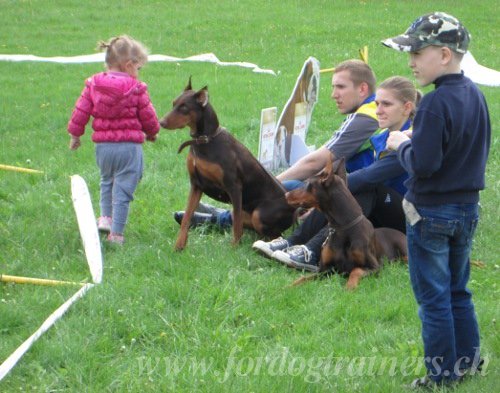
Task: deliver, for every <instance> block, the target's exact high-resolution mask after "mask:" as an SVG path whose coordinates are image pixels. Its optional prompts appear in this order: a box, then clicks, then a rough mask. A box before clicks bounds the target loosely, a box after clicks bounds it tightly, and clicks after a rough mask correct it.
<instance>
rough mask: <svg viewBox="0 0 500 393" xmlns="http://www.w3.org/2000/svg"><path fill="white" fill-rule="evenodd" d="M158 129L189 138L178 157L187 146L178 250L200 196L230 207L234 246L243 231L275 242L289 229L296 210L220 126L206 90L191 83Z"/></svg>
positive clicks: (283, 192)
mask: <svg viewBox="0 0 500 393" xmlns="http://www.w3.org/2000/svg"><path fill="white" fill-rule="evenodd" d="M160 124H161V126H162V127H163V128H167V129H170V130H174V129H180V128H184V127H186V126H187V127H189V129H190V136H191V139H190V140H188V141H186V142H184V143H182V144H181V146H180V147H179V150H178V153H180V152H181V151H182V149H184V148H185V147H186V146H189V153H188V155H187V168H188V172H189V178H190V182H191V190H190V193H189V198H188V203H187V207H186V211H185V213H184V217H183V218H182V222H181V228H180V231H179V235H178V237H177V242H176V244H175V249H176V250H182V249H183V248H184V247H185V246H186V243H187V236H188V234H187V233H188V229H189V224H190V222H191V217H192V215H193V213H194V211H195V209H196V207H197V206H198V204H199V202H200V199H201V196H202V194H203V193H205V194H207V195H208V196H209V197H211V198H213V199H215V200H217V201H221V202H226V203H227V202H230V203H231V204H232V205H233V243H238V242H239V241H240V238H241V236H242V234H243V226H245V227H248V228H252V229H254V230H255V231H256V232H257V233H259V234H260V235H263V236H266V237H271V238H275V237H277V236H280V235H281V233H282V232H283V231H284V230H285V229H287V228H288V227H290V226H291V225H292V223H293V219H294V211H295V209H294V208H293V207H291V206H290V205H289V204H288V203H287V201H286V199H285V189H284V188H283V186H282V185H281V183H280V182H279V181H278V180H277V179H276V178H275V177H274V176H272V175H271V174H270V173H269V172H267V171H266V170H265V169H264V167H263V166H262V165H261V164H260V163H259V162H258V161H257V159H255V157H254V156H253V155H252V153H250V151H249V150H248V149H247V148H246V147H245V146H244V145H243V144H241V143H240V142H239V141H237V140H236V139H235V138H234V137H233V136H232V135H231V134H230V133H229V132H227V131H226V130H225V129H224V128H222V127H221V126H219V120H218V119H217V115H216V113H215V111H214V109H213V107H212V105H211V104H210V103H209V100H208V89H207V87H206V86H205V87H204V88H202V89H201V90H199V91H194V90H193V89H192V87H191V78H189V83H188V85H187V86H186V88H185V89H184V91H183V92H182V94H181V95H180V96H179V97H177V98H176V99H175V100H174V102H173V108H172V110H171V111H170V112H169V113H167V114H166V115H165V116H164V117H163V118H162V119H161V120H160Z"/></svg>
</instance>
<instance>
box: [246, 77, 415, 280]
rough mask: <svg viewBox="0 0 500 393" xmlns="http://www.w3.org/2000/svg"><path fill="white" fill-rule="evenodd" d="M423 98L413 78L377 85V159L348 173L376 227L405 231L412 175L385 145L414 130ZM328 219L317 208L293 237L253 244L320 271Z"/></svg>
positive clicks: (275, 256) (291, 263) (301, 267)
mask: <svg viewBox="0 0 500 393" xmlns="http://www.w3.org/2000/svg"><path fill="white" fill-rule="evenodd" d="M419 99H420V94H419V92H418V91H417V90H416V89H415V87H414V86H413V84H412V82H411V81H410V80H408V79H406V78H403V77H400V76H395V77H391V78H389V79H386V80H385V81H384V82H382V83H381V84H380V86H379V87H378V88H377V92H376V97H375V102H376V104H377V110H376V114H377V117H378V123H379V127H380V132H377V133H375V135H374V136H372V137H371V138H370V142H371V143H372V146H373V149H374V154H375V157H376V161H375V162H374V163H373V164H371V165H369V166H367V167H365V168H362V169H359V170H357V171H354V172H352V173H349V174H348V176H347V180H348V181H347V185H348V187H349V190H350V191H351V193H352V194H353V195H354V197H355V198H356V200H357V201H358V203H359V204H360V206H361V208H362V210H363V213H364V215H365V216H366V217H368V219H369V220H370V221H371V222H372V223H373V225H374V226H375V227H389V228H393V229H397V230H400V231H403V232H404V231H405V216H404V212H403V209H402V206H401V202H402V199H403V196H402V195H403V194H404V192H405V190H406V188H405V187H404V185H403V182H404V180H406V178H407V177H408V175H407V174H406V172H405V170H404V168H403V167H402V166H401V164H400V163H399V161H398V159H397V156H396V154H395V153H393V152H388V151H386V146H385V145H386V140H387V138H388V136H389V133H390V132H391V131H395V130H402V131H404V130H406V131H405V132H406V133H407V134H408V135H409V134H410V131H409V130H410V126H411V119H412V118H413V115H414V114H415V108H416V105H417V104H418V101H419ZM327 224H328V222H327V220H326V217H325V216H324V214H323V213H321V212H320V211H318V210H313V211H312V212H311V214H309V216H308V217H307V218H306V219H305V221H304V222H303V223H302V224H301V225H300V226H299V227H297V229H296V230H295V231H294V232H293V233H292V235H291V236H290V237H288V238H287V239H283V238H278V239H274V240H272V241H270V242H264V241H261V240H260V241H257V242H255V243H254V244H253V248H254V249H256V250H257V251H259V252H261V253H263V254H265V255H267V256H269V257H272V258H273V259H276V260H278V261H279V262H282V263H284V264H286V265H288V266H290V267H294V268H297V269H299V270H309V271H317V270H318V266H317V265H318V262H319V258H320V255H321V246H322V244H323V242H324V241H325V239H326V237H327V236H328V225H327Z"/></svg>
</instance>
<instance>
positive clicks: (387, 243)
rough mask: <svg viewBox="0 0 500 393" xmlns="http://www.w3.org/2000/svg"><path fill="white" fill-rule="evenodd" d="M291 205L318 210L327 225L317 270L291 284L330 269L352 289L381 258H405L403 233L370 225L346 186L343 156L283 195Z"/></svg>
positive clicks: (378, 264)
mask: <svg viewBox="0 0 500 393" xmlns="http://www.w3.org/2000/svg"><path fill="white" fill-rule="evenodd" d="M286 198H287V200H288V203H290V204H291V205H292V206H294V207H299V206H301V207H314V208H316V209H318V210H320V211H322V212H323V213H324V214H325V215H326V217H327V219H328V225H329V226H330V235H329V236H328V238H327V240H326V241H325V243H324V244H323V248H322V250H321V257H320V262H319V273H318V274H316V275H312V276H309V277H307V278H305V279H304V278H302V279H299V280H297V281H296V282H295V283H294V284H299V283H302V282H304V281H306V280H309V279H314V278H316V277H318V275H320V274H323V273H325V272H327V271H330V270H333V271H335V272H337V273H340V274H343V275H348V276H349V279H348V281H347V285H346V287H347V288H348V289H354V288H356V287H357V286H358V284H359V281H360V280H361V278H363V277H364V276H366V275H367V274H370V273H371V272H375V271H378V270H379V269H380V268H381V266H382V261H383V259H384V258H387V259H388V260H391V261H392V260H395V259H405V258H406V256H407V254H408V252H407V245H406V236H405V235H404V234H403V233H402V232H399V231H397V230H395V229H391V228H376V229H375V228H373V225H372V223H371V222H370V221H369V220H368V219H367V218H366V217H365V216H364V215H363V212H362V210H361V207H360V206H359V204H358V203H357V202H356V199H354V197H353V196H352V194H351V192H350V191H349V189H348V188H347V180H346V170H345V163H344V159H341V160H337V161H335V162H334V163H331V162H330V163H329V164H328V165H327V167H326V168H325V169H324V170H323V171H322V172H320V173H319V174H318V175H316V176H314V177H312V178H310V179H309V180H308V181H307V182H306V185H305V186H304V188H301V189H296V190H293V191H291V192H289V193H287V194H286Z"/></svg>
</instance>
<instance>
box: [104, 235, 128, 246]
mask: <svg viewBox="0 0 500 393" xmlns="http://www.w3.org/2000/svg"><path fill="white" fill-rule="evenodd" d="M108 242H110V243H113V244H118V245H119V246H123V243H124V242H125V238H124V237H123V235H119V234H118V233H110V234H109V235H108Z"/></svg>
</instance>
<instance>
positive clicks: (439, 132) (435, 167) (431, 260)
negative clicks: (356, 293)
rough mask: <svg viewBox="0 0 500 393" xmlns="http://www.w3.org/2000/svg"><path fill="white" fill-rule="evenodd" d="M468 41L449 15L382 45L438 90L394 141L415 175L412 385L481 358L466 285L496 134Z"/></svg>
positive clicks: (411, 198)
mask: <svg viewBox="0 0 500 393" xmlns="http://www.w3.org/2000/svg"><path fill="white" fill-rule="evenodd" d="M469 41H470V35H469V33H468V31H467V30H466V28H465V27H464V26H463V25H462V24H461V23H460V22H459V21H458V20H457V19H456V18H455V17H453V16H451V15H448V14H445V13H441V12H435V13H431V14H427V15H424V16H421V17H420V18H418V19H417V20H415V22H413V24H412V25H411V26H410V27H409V28H408V30H406V32H405V33H404V34H402V35H400V36H397V37H394V38H389V39H387V40H385V41H382V43H383V44H384V45H386V46H388V47H391V48H393V49H396V50H399V51H402V52H409V57H410V62H409V66H410V68H411V69H412V71H413V74H414V75H415V78H416V79H417V81H418V82H419V84H420V85H422V86H427V85H429V84H431V83H433V84H434V85H435V90H434V91H432V92H430V93H428V94H427V95H426V96H425V97H424V98H423V99H422V102H421V103H420V106H419V108H418V111H417V114H416V117H415V121H414V124H413V137H412V140H411V141H410V140H409V138H408V137H407V136H406V135H404V134H403V133H401V132H397V131H396V132H392V133H391V135H390V136H389V139H388V141H387V147H388V148H390V149H393V150H396V151H397V154H398V158H399V160H400V162H401V164H402V166H403V167H404V168H405V169H406V170H407V172H408V173H409V175H410V177H409V179H408V181H407V182H406V183H405V185H406V186H407V188H408V192H407V193H406V195H405V200H404V201H403V207H404V209H405V213H406V217H407V223H406V227H407V229H406V234H407V237H408V254H409V255H408V257H409V270H410V279H411V283H412V287H413V291H414V294H415V298H416V300H417V303H418V304H419V306H420V309H419V316H420V319H421V321H422V338H423V342H424V354H425V359H424V360H425V366H426V368H427V375H426V376H425V377H423V378H418V379H416V380H415V381H413V383H412V385H411V386H412V387H413V388H419V387H426V388H432V387H434V386H435V385H438V384H439V385H441V384H450V383H453V382H454V381H456V380H459V379H460V378H461V377H462V376H463V375H464V373H466V372H470V373H471V374H473V373H475V371H476V370H478V369H479V366H480V362H481V361H480V358H479V329H478V324H477V320H476V315H475V312H474V304H473V302H472V294H471V292H470V291H469V290H468V289H467V282H468V280H469V273H470V263H469V255H470V250H471V245H472V237H473V235H474V231H475V228H476V225H477V221H478V202H479V190H482V189H483V188H484V179H485V167H486V161H487V158H488V151H489V146H490V137H491V128H490V120H489V115H488V108H487V105H486V102H485V99H484V96H483V95H482V93H481V92H480V90H479V89H478V88H477V87H476V86H475V85H474V84H473V83H472V81H471V80H469V79H468V78H466V77H465V76H464V75H463V73H462V72H461V69H460V62H461V60H462V58H463V55H464V54H465V53H466V51H467V47H468V44H469Z"/></svg>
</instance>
